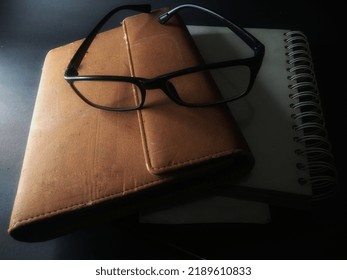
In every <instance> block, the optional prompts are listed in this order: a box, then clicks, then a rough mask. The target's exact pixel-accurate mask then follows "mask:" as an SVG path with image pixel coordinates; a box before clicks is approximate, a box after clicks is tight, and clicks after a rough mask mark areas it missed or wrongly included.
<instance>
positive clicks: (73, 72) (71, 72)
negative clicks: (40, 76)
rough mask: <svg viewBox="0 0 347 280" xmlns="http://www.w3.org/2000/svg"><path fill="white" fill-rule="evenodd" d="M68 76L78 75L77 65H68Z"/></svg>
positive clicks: (66, 72)
mask: <svg viewBox="0 0 347 280" xmlns="http://www.w3.org/2000/svg"><path fill="white" fill-rule="evenodd" d="M65 76H66V77H73V76H78V72H77V70H76V68H75V67H68V68H67V69H66V71H65Z"/></svg>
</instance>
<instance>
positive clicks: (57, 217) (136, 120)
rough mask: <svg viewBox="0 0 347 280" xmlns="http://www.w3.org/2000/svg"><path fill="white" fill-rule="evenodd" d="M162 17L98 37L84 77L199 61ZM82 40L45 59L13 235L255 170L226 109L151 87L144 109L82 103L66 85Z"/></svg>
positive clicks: (132, 207)
mask: <svg viewBox="0 0 347 280" xmlns="http://www.w3.org/2000/svg"><path fill="white" fill-rule="evenodd" d="M157 15H158V12H153V13H151V14H140V15H137V16H133V17H129V18H127V19H126V20H125V21H124V22H123V24H122V26H121V27H119V28H115V29H112V30H110V31H106V32H104V33H101V34H99V35H98V36H97V38H96V40H95V41H94V42H93V44H92V46H91V47H90V49H89V51H88V53H87V55H86V57H85V59H84V60H83V62H82V64H81V66H80V69H79V72H80V74H92V75H97V74H102V75H122V76H139V77H154V76H157V75H159V74H165V73H167V72H171V71H175V70H178V69H181V68H186V67H189V66H195V65H198V64H199V63H201V61H202V60H201V57H200V55H199V54H198V52H197V50H196V48H195V46H194V44H193V41H192V39H191V37H190V35H189V32H188V31H187V30H186V28H185V26H184V25H182V24H181V23H180V20H179V19H177V18H176V19H172V20H170V22H169V23H167V24H165V25H162V24H159V23H158V22H157V20H156V17H157ZM80 43H81V41H77V42H74V43H71V44H68V45H65V46H62V47H59V48H56V49H53V50H51V51H50V52H49V53H48V54H47V57H46V60H45V63H44V67H43V70H42V76H41V81H40V86H39V90H38V94H37V99H36V104H35V109H34V113H33V118H32V123H31V127H30V133H29V136H28V142H27V148H26V152H25V158H24V162H23V167H22V173H21V177H20V181H19V186H18V191H17V196H16V199H15V203H14V206H13V212H12V217H11V221H10V226H9V233H10V235H11V236H13V237H14V238H16V239H18V240H23V241H40V240H46V239H50V238H54V237H56V236H59V235H62V234H65V233H67V232H70V231H72V230H75V229H78V228H81V227H85V226H89V225H91V224H95V223H100V222H102V221H109V220H112V219H115V218H117V217H121V216H124V215H127V214H129V213H133V212H135V211H138V210H139V209H141V208H144V207H146V205H149V204H151V201H154V200H158V199H160V200H162V199H164V198H167V199H180V198H182V197H184V196H187V197H188V196H189V195H194V196H195V195H198V194H199V193H200V192H202V191H205V190H207V189H211V188H214V187H215V186H214V184H213V177H214V176H218V177H220V175H221V176H222V174H226V173H227V174H228V176H229V175H230V176H237V175H238V174H241V173H244V172H247V171H248V170H249V169H250V168H251V166H252V163H253V158H252V156H251V153H250V151H249V149H248V146H247V143H246V142H245V140H244V138H243V137H242V135H241V133H240V131H239V129H238V127H237V125H236V123H235V121H234V119H233V117H232V115H231V113H230V112H229V111H228V110H227V109H226V107H224V106H217V107H211V108H187V107H183V106H179V105H177V104H175V103H173V102H172V101H171V100H169V99H168V98H167V97H166V96H165V95H164V94H162V93H161V92H160V90H149V91H148V93H147V99H146V103H145V108H144V109H142V110H139V111H130V112H109V111H103V110H99V109H95V108H93V107H91V106H89V105H87V104H86V103H84V102H83V101H82V100H81V99H80V98H79V97H78V96H77V95H76V94H75V93H74V91H73V90H72V89H71V87H70V86H69V84H68V83H67V82H66V81H65V80H64V71H65V69H66V66H67V64H68V62H69V60H70V59H71V57H72V56H73V54H74V53H75V51H76V50H77V48H78V46H79V45H80ZM185 84H186V86H185V87H184V88H187V90H189V91H192V92H196V93H197V94H219V93H218V89H217V87H216V86H215V84H214V82H213V80H211V79H210V78H208V77H206V76H201V77H200V78H199V79H198V80H197V81H195V82H192V81H189V80H187V81H185ZM202 174H203V175H202ZM163 201H164V200H163Z"/></svg>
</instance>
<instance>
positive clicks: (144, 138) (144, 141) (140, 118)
mask: <svg viewBox="0 0 347 280" xmlns="http://www.w3.org/2000/svg"><path fill="white" fill-rule="evenodd" d="M123 30H124V32H125V36H126V44H127V50H128V58H129V67H130V71H131V75H132V76H133V77H136V75H135V68H134V63H133V59H132V55H131V49H130V42H129V37H128V30H127V26H126V20H124V21H123ZM136 97H137V96H136V95H135V98H136ZM136 101H138V100H136ZM137 117H138V122H139V125H140V131H141V138H142V144H143V146H144V147H142V148H144V151H145V158H146V160H147V162H148V164H147V165H148V168H149V169H154V167H153V166H152V160H151V157H150V153H149V148H148V144H147V134H146V129H145V121H144V117H143V115H142V110H137Z"/></svg>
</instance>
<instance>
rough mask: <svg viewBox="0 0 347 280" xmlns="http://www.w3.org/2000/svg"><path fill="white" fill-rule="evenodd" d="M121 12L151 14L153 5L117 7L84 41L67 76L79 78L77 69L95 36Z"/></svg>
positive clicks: (68, 69) (68, 67)
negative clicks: (131, 11)
mask: <svg viewBox="0 0 347 280" xmlns="http://www.w3.org/2000/svg"><path fill="white" fill-rule="evenodd" d="M121 10H133V11H138V12H143V13H149V12H150V11H151V5H125V6H121V7H117V8H115V9H113V10H112V11H110V12H109V13H108V14H107V15H106V16H105V17H104V18H103V19H102V20H101V21H100V22H99V23H98V24H97V25H96V26H95V27H94V29H93V30H92V31H91V32H90V33H89V34H88V36H87V37H86V39H85V40H84V41H83V43H82V44H81V46H80V47H79V48H78V50H77V52H76V53H75V55H74V56H73V57H72V59H71V61H70V63H69V65H68V66H67V69H66V72H65V75H66V76H71V75H72V76H77V75H78V72H77V69H78V67H79V66H80V64H81V61H82V59H83V57H84V56H85V54H86V52H87V50H88V48H89V46H90V45H91V43H92V42H93V40H94V38H95V36H96V35H97V34H98V33H99V31H100V29H101V28H102V27H103V26H104V25H105V23H106V22H107V21H108V20H109V19H110V18H111V17H112V16H113V15H114V14H115V13H117V12H119V11H121Z"/></svg>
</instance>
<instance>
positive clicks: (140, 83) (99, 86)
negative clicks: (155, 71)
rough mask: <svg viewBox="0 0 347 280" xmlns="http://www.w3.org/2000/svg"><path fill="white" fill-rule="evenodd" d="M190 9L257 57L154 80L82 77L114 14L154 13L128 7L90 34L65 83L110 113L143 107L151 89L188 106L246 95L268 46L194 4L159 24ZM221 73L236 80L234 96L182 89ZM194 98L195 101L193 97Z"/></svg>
mask: <svg viewBox="0 0 347 280" xmlns="http://www.w3.org/2000/svg"><path fill="white" fill-rule="evenodd" d="M189 8H190V9H196V10H198V11H200V12H203V13H207V14H208V15H210V16H212V17H214V18H215V19H217V20H218V21H220V22H221V23H223V25H224V26H225V27H228V28H229V29H230V30H231V31H233V32H234V33H235V34H236V35H237V36H238V37H239V38H240V39H241V40H242V41H243V42H244V43H245V44H246V45H248V47H250V48H251V50H252V51H253V53H254V55H253V56H252V57H249V58H242V59H232V60H227V61H221V62H214V63H209V64H202V65H199V66H195V67H189V68H185V69H179V70H177V71H174V72H171V73H166V74H163V75H160V76H157V77H153V78H150V79H148V78H141V77H127V76H102V75H79V73H78V71H77V70H78V68H79V67H80V64H81V62H82V60H83V58H84V56H85V54H86V53H87V50H88V48H89V46H90V45H91V43H92V42H93V40H94V38H95V37H96V35H97V34H98V32H99V31H100V29H101V28H102V27H103V26H104V25H105V23H106V22H107V21H108V20H109V19H110V18H111V17H112V16H113V15H115V14H116V13H117V12H119V11H121V10H133V11H137V12H142V13H150V12H151V6H150V5H127V6H121V7H118V8H115V9H113V10H112V11H110V12H109V13H108V14H107V15H106V16H105V17H104V18H103V19H102V20H101V21H100V22H99V23H98V24H97V25H96V27H95V28H94V29H93V30H92V31H91V32H90V34H89V35H88V36H87V37H86V39H85V40H84V41H83V43H82V44H81V46H80V47H79V48H78V50H77V51H76V53H75V55H74V56H73V57H72V59H71V61H70V63H69V64H68V66H67V69H66V71H65V75H64V78H65V80H66V81H67V82H68V83H69V84H70V86H71V87H72V89H73V90H74V91H75V92H76V94H77V95H78V96H79V97H80V98H81V99H82V100H83V101H85V102H86V103H87V104H89V105H91V106H93V107H96V108H98V109H103V110H109V111H131V110H137V109H141V108H143V107H144V103H145V97H146V92H147V90H150V89H161V90H162V92H163V93H164V94H166V95H167V96H168V97H169V98H170V99H171V100H172V101H173V102H175V103H177V104H179V105H182V106H187V107H207V106H213V105H218V104H224V103H227V102H231V101H234V100H237V99H239V98H241V97H243V96H245V95H246V94H248V93H249V91H250V90H251V88H252V86H253V84H254V81H255V78H256V76H257V73H258V71H259V69H260V66H261V63H262V60H263V56H264V52H265V47H264V45H263V44H262V43H261V42H260V41H258V40H257V39H256V38H255V37H254V36H253V35H251V34H250V33H249V32H247V31H246V30H245V29H243V28H241V27H239V26H237V25H236V24H234V23H233V22H231V21H230V20H227V19H225V18H224V17H222V16H221V15H219V14H217V13H215V12H213V11H211V10H208V9H206V8H204V7H201V6H196V5H192V4H185V5H181V6H178V7H176V8H173V9H172V10H170V11H168V12H164V13H163V14H161V15H160V16H159V17H158V23H159V24H165V23H166V22H167V21H169V20H170V18H171V17H172V16H173V15H175V14H176V13H178V12H179V11H180V10H183V9H189ZM221 70H223V71H224V70H226V71H227V72H230V73H229V74H228V79H229V77H236V78H235V79H236V80H235V81H234V82H233V86H232V89H231V90H230V92H229V93H231V95H227V96H224V95H221V96H220V97H216V98H215V99H212V100H211V99H207V100H205V99H203V98H202V97H201V99H199V98H200V97H199V96H198V97H196V96H197V95H196V94H195V95H194V94H192V95H190V94H189V91H188V92H187V90H185V89H182V86H180V85H182V84H185V83H187V82H188V83H194V80H195V81H198V80H196V78H197V77H199V75H212V77H214V78H215V80H216V79H218V75H217V76H216V75H215V74H214V72H217V74H218V72H220V71H221ZM223 75H224V74H223ZM216 77H217V78H216ZM241 77H242V78H241ZM182 79H186V80H185V81H184V82H183V83H182V82H180V81H182ZM229 82H230V81H229ZM217 84H218V83H217ZM134 89H136V93H137V97H136V98H135V99H136V100H135V101H134V100H132V102H129V92H134ZM99 93H100V94H102V95H103V96H107V98H106V99H107V101H100V100H99V99H98V98H96V96H97V95H98V94H99ZM193 96H194V98H192V97H193ZM110 100H113V101H110ZM115 104H116V105H115Z"/></svg>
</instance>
